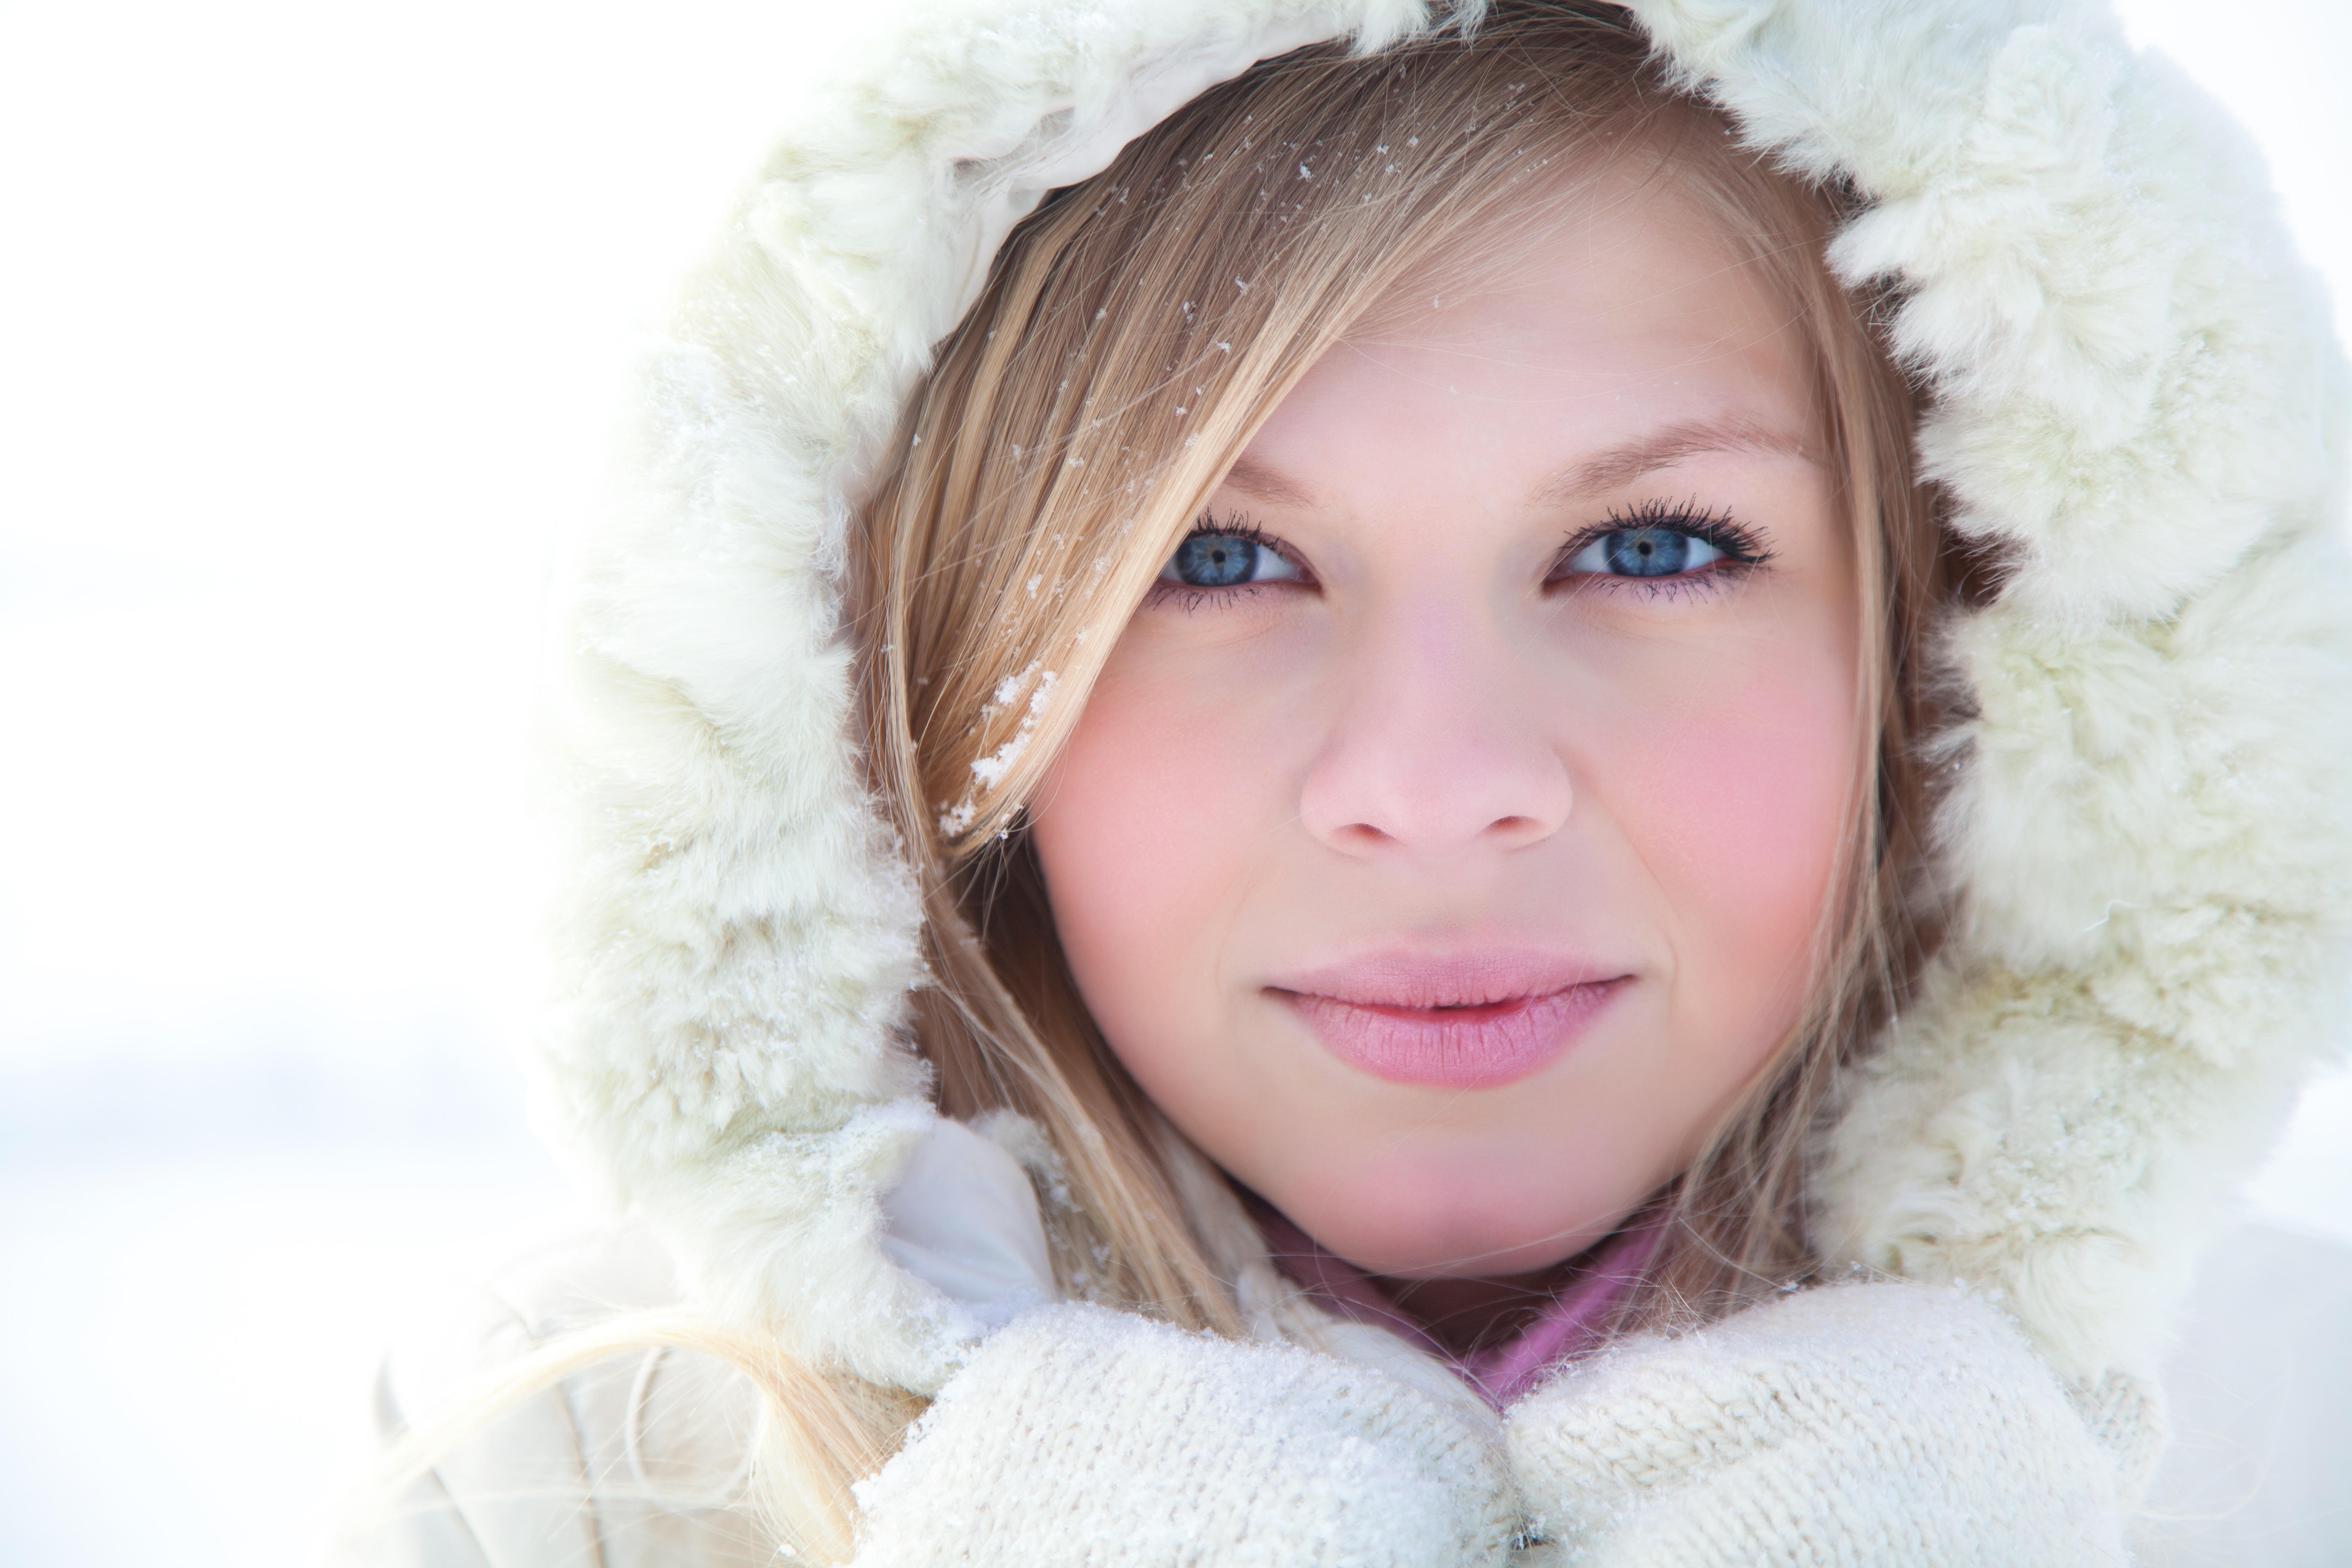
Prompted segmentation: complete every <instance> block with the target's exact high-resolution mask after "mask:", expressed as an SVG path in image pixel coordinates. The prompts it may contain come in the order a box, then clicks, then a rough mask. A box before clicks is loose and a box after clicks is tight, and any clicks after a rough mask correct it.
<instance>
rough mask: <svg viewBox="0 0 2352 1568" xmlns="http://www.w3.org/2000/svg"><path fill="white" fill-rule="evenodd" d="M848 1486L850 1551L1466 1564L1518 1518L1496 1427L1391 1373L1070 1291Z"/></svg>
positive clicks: (1044, 1560) (1074, 1559)
mask: <svg viewBox="0 0 2352 1568" xmlns="http://www.w3.org/2000/svg"><path fill="white" fill-rule="evenodd" d="M857 1499H858V1502H859V1504H860V1506H861V1507H862V1508H863V1510H864V1511H865V1520H866V1522H865V1528H864V1531H863V1533H862V1535H861V1538H860V1542H859V1549H858V1552H857V1555H856V1558H855V1559H854V1560H853V1568H930V1565H932V1564H936V1563H968V1564H973V1565H976V1568H1057V1565H1059V1564H1064V1563H1073V1564H1075V1563H1086V1564H1088V1565H1090V1568H1126V1565H1130V1564H1131V1565H1133V1568H1173V1565H1176V1564H1187V1563H1199V1564H1215V1565H1216V1568H1241V1565H1244V1564H1250V1565H1255V1564H1265V1568H1308V1565H1312V1564H1318V1563H1320V1564H1333V1565H1337V1564H1341V1563H1346V1564H1350V1565H1353V1568H1391V1565H1393V1568H1406V1565H1408V1564H1412V1565H1423V1564H1426V1565H1427V1568H1469V1565H1473V1564H1478V1563H1495V1564H1500V1563H1502V1562H1503V1561H1504V1557H1505V1552H1506V1551H1507V1546H1508V1543H1509V1542H1510V1540H1511V1537H1512V1536H1513V1535H1514V1534H1515V1533H1516V1531H1517V1524H1518V1510H1517V1506H1516V1501H1515V1500H1514V1498H1513V1496H1512V1493H1511V1488H1510V1485H1509V1481H1508V1479H1507V1475H1506V1474H1505V1471H1504V1467H1503V1463H1502V1456H1501V1455H1500V1453H1499V1452H1497V1451H1496V1448H1495V1447H1494V1446H1493V1443H1492V1441H1491V1439H1490V1438H1489V1437H1487V1436H1485V1435H1482V1434H1479V1433H1477V1432H1475V1431H1474V1430H1473V1429H1472V1428H1470V1427H1469V1426H1465V1425H1464V1424H1463V1423H1462V1422H1461V1421H1460V1420H1459V1419H1458V1418H1457V1417H1456V1416H1454V1415H1450V1414H1448V1413H1447V1412H1445V1411H1444V1410H1441V1409H1440V1408H1439V1407H1438V1406H1437V1405H1435V1404H1434V1403H1433V1402H1431V1401H1430V1400H1428V1399H1426V1398H1424V1397H1423V1395H1421V1394H1416V1393H1414V1392H1412V1390H1411V1389H1408V1388H1406V1387H1405V1386H1404V1385H1403V1384H1399V1383H1396V1382H1394V1381H1392V1380H1391V1379H1390V1378H1388V1377H1385V1376H1383V1375H1381V1373H1376V1372H1372V1371H1370V1370H1369V1369H1367V1368H1364V1367H1361V1366H1357V1365H1354V1364H1351V1363H1347V1362H1341V1361H1337V1360H1334V1359H1332V1358H1331V1357H1328V1356H1323V1355H1318V1354H1316V1353H1315V1352H1311V1351H1305V1350H1299V1349H1297V1348H1294V1347H1291V1346H1287V1345H1274V1344H1262V1343H1236V1342H1232V1341H1228V1340H1219V1339H1213V1338H1211V1337H1209V1336H1206V1335H1202V1334H1194V1333H1186V1332H1184V1331H1181V1330H1178V1329H1173V1328H1171V1327H1169V1326H1168V1325H1166V1324H1164V1323H1155V1322H1152V1321H1148V1320H1146V1319H1143V1318H1139V1317H1134V1316H1131V1315H1129V1314H1127V1313H1121V1312H1113V1311H1108V1310H1104V1309H1102V1308H1099V1307H1087V1306H1076V1305H1068V1306H1055V1307H1048V1308H1045V1309H1043V1310H1038V1311H1034V1312H1031V1313H1028V1314H1026V1315H1024V1316H1023V1317H1021V1318H1019V1319H1017V1320H1015V1321H1013V1323H1012V1324H1011V1325H1009V1326H1008V1327H1006V1328H1003V1329H1002V1330H999V1331H997V1332H996V1333H995V1334H993V1335H992V1336H991V1337H990V1338H989V1339H988V1341H987V1342H986V1343H985V1344H983V1345H982V1347H981V1349H980V1350H979V1351H978V1352H975V1353H974V1355H973V1357H972V1359H971V1362H970V1363H967V1364H966V1365H965V1367H964V1368H963V1370H962V1371H961V1372H959V1373H956V1375H955V1376H954V1377H952V1378H950V1380H949V1382H948V1384H947V1386H946V1387H945V1388H944V1389H942V1390H941V1391H940V1396H939V1398H938V1399H937V1400H936V1401H935V1402H934V1403H933V1404H932V1405H931V1407H930V1409H929V1411H928V1412H927V1413H926V1414H925V1415H923V1417H922V1419H921V1420H919V1421H918V1422H917V1423H916V1424H915V1426H914V1427H913V1429H912V1430H911V1431H910V1432H909V1434H908V1440H907V1445H906V1447H904V1448H902V1449H901V1450H900V1451H899V1453H898V1457H897V1458H893V1459H892V1460H891V1461H890V1462H889V1463H888V1464H887V1465H886V1466H884V1467H883V1468H882V1470H881V1472H880V1473H879V1474H877V1475H876V1476H875V1477H874V1478H873V1479H870V1480H867V1481H866V1482H863V1483H862V1484H861V1485H860V1486H859V1487H858V1489H857Z"/></svg>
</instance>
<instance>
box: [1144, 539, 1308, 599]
mask: <svg viewBox="0 0 2352 1568" xmlns="http://www.w3.org/2000/svg"><path fill="white" fill-rule="evenodd" d="M1297 575H1298V568H1297V566H1295V565H1293V564H1292V563H1290V562H1289V561H1287V560H1286V559H1284V557H1283V556H1282V554H1281V552H1278V551H1276V550H1273V549H1270V548H1268V547H1267V546H1265V545H1264V544H1261V543H1259V542H1257V541H1256V540H1255V539H1252V538H1250V537H1249V536H1248V535H1246V534H1241V533H1195V534H1192V535H1191V536H1190V537H1188V538H1187V539H1186V540H1185V541H1184V542H1183V543H1181V544H1180V545H1178V546H1177V547H1176V553H1175V554H1174V555H1173V556H1171V558H1170V559H1169V562H1168V564H1167V565H1165V566H1163V567H1161V568H1160V581H1161V582H1163V583H1181V584H1184V586H1186V587H1188V588H1233V587H1238V586H1240V585H1241V584H1244V583H1279V582H1286V581H1288V580H1290V579H1292V578H1295V577H1297Z"/></svg>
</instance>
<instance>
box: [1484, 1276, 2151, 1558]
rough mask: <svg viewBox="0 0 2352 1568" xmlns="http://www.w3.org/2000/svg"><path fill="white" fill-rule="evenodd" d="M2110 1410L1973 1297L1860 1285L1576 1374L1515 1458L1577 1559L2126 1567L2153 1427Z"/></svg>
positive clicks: (2131, 1407) (2128, 1394)
mask: <svg viewBox="0 0 2352 1568" xmlns="http://www.w3.org/2000/svg"><path fill="white" fill-rule="evenodd" d="M2098 1408H2099V1411H2100V1415H2101V1422H2100V1426H2099V1429H2098V1431H2097V1432H2096V1433H2095V1431H2094V1428H2093V1427H2092V1426H2091V1425H2089V1424H2087V1423H2086V1422H2085V1421H2084V1418H2083V1416H2082V1415H2081V1414H2080V1413H2078V1411H2077V1409H2076V1405H2075V1403H2074V1401H2073V1400H2072V1399H2070V1398H2069V1396H2068V1394H2067V1392H2066V1391H2065V1390H2064V1389H2063V1388H2062V1387H2061V1386H2060V1384H2059V1382H2058V1380H2057V1378H2056V1377H2054V1376H2053V1374H2052V1373H2051V1372H2050V1371H2049V1369H2048V1367H2047V1366H2045V1365H2044V1364H2043V1363H2042V1361H2041V1360H2040V1359H2039V1358H2038V1357H2037V1356H2036V1355H2035V1353H2034V1352H2033V1349H2032V1346H2031V1345H2030V1344H2028V1343H2027V1342H2026V1340H2025V1337H2024V1336H2023V1334H2021V1332H2020V1331H2018V1329H2017V1327H2016V1325H2015V1324H2014V1323H2013V1322H2011V1321H2009V1320H2008V1319H2007V1318H2005V1317H2004V1316H2003V1315H2002V1314H2001V1313H2000V1312H1999V1311H1997V1310H1995V1309H1994V1308H1993V1307H1992V1306H1991V1305H1990V1304H1989V1303H1987V1302H1985V1301H1983V1300H1979V1299H1977V1298H1974V1297H1971V1296H1969V1295H1967V1294H1965V1293H1963V1292H1960V1291H1958V1290H1956V1289H1951V1288H1949V1287H1943V1288H1937V1287H1926V1286H1917V1285H1892V1284H1868V1285H1850V1286H1838V1287H1832V1288H1827V1289H1815V1290H1809V1291H1806V1292H1803V1293H1801V1294H1799V1295H1796V1296H1792V1297H1790V1298H1789V1299H1787V1300H1780V1301H1774V1302H1771V1303H1769V1304H1767V1305H1764V1306H1761V1307H1757V1308H1753V1309H1750V1310H1748V1311H1747V1312H1745V1313H1742V1314H1740V1315H1739V1316H1738V1317H1736V1318H1733V1319H1731V1320H1729V1321H1726V1322H1723V1323H1720V1324H1717V1326H1716V1327H1714V1328H1712V1329H1710V1330H1708V1331H1705V1332H1703V1333H1695V1334H1691V1335H1687V1336H1685V1337H1684V1338H1680V1339H1671V1340H1668V1339H1643V1340H1637V1341H1633V1342H1628V1343H1626V1344H1624V1345H1622V1346H1621V1347H1619V1348H1617V1349H1614V1350H1612V1351H1610V1352H1604V1353H1602V1354H1601V1355H1600V1356H1597V1357H1595V1358H1593V1359H1591V1360H1590V1361H1588V1362H1585V1363H1580V1364H1579V1365H1577V1366H1575V1367H1573V1368H1571V1369H1570V1370H1569V1371H1568V1372H1566V1373H1563V1374H1562V1375H1561V1376H1559V1378H1558V1379H1556V1380H1555V1381H1554V1382H1552V1383H1551V1384H1549V1385H1547V1386H1546V1387H1545V1388H1543V1389H1541V1390H1540V1391H1538V1393H1536V1394H1533V1395H1532V1396H1530V1397H1529V1398H1528V1399H1527V1400H1526V1401H1525V1402H1523V1403H1522V1404H1521V1405H1519V1406H1518V1407H1517V1409H1515V1410H1514V1411H1512V1412H1511V1415H1510V1420H1509V1445H1510V1454H1511V1465H1512V1468H1513V1471H1514V1473H1515V1474H1516V1476H1517V1480H1518V1483H1519V1486H1520V1489H1521V1490H1522V1492H1523V1494H1524V1495H1525V1498H1526V1500H1527V1504H1528V1508H1529V1510H1531V1511H1532V1512H1533V1514H1534V1515H1535V1521H1536V1527H1537V1529H1538V1531H1539V1532H1540V1533H1542V1534H1544V1535H1546V1536H1548V1537H1549V1538H1550V1539H1551V1540H1552V1541H1553V1542H1555V1543H1556V1544H1557V1545H1558V1546H1559V1548H1560V1550H1561V1553H1562V1557H1561V1560H1562V1561H1563V1562H1566V1563H1584V1564H1593V1565H1596V1568H1598V1565H1606V1568H1733V1565H1734V1564H1737V1565H1738V1568H1755V1565H1759V1564H1774V1565H1779V1564H1790V1565H1791V1568H1794V1565H1796V1564H1807V1565H1811V1564H1821V1565H1823V1568H1828V1565H1831V1564H1839V1565H1853V1568H1863V1565H1864V1564H1872V1565H1875V1564H1885V1563H1903V1564H1906V1568H1961V1565H1963V1564H1986V1565H1988V1568H1990V1565H1993V1564H1999V1565H2001V1568H2028V1565H2032V1568H2071V1565H2075V1564H2081V1565H2084V1568H2088V1565H2090V1564H2094V1563H2096V1564H2114V1563H2122V1562H2124V1561H2125V1560H2126V1559H2125V1555H2124V1547H2123V1538H2122V1528H2123V1521H2124V1518H2125V1505H2126V1503H2127V1502H2128V1501H2129V1500H2130V1498H2131V1496H2132V1495H2134V1494H2136V1492H2137V1488H2138V1486H2139V1484H2140V1482H2141V1481H2142V1480H2143V1479H2145V1469H2144V1464H2145V1455H2146V1454H2147V1452H2148V1451H2150V1450H2151V1449H2152V1447H2153V1443H2152V1441H2150V1439H2151V1438H2152V1437H2153V1436H2154V1433H2155V1429H2156V1426H2155V1418H2154V1416H2153V1415H2152V1413H2151V1412H2150V1411H2149V1409H2148V1408H2147V1404H2146V1402H2145V1400H2144V1399H2141V1398H2137V1397H2133V1396H2132V1391H2128V1390H2126V1389H2123V1388H2121V1387H2117V1388H2114V1389H2109V1390H2106V1391H2104V1393H2103V1396H2102V1398H2101V1399H2100V1400H2099V1401H2098ZM2102 1436H2104V1437H2105V1442H2104V1443H2103V1442H2102V1441H2101V1437H2102Z"/></svg>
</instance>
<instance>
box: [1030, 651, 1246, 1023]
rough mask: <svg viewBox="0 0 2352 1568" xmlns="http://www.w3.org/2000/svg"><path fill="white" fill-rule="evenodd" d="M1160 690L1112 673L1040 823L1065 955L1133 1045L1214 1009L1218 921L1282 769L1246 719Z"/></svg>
mask: <svg viewBox="0 0 2352 1568" xmlns="http://www.w3.org/2000/svg"><path fill="white" fill-rule="evenodd" d="M1158 684H1159V683H1154V682H1150V681H1149V680H1139V679H1135V678H1134V677H1133V676H1132V675H1131V674H1125V673H1123V672H1120V671H1118V669H1117V668H1114V669H1113V670H1112V671H1110V672H1108V673H1107V674H1106V676H1105V679H1103V680H1102V681H1101V682H1100V683H1099V684H1098V685H1097V688H1096V689H1095V691H1094V692H1093V693H1092V695H1091V696H1090V697H1089V699H1088V701H1087V710H1086V715H1085V717H1084V718H1083V719H1082V720H1081V721H1079V725H1078V730H1077V732H1076V735H1074V736H1073V737H1072V738H1071V742H1070V744H1069V747H1068V749H1067V750H1066V752H1064V754H1063V758H1062V761H1061V763H1059V765H1058V766H1057V767H1056V769H1055V773H1054V775H1053V776H1052V777H1051V778H1050V779H1049V780H1048V781H1047V784H1046V786H1045V789H1044V790H1042V791H1041V792H1040V798H1041V801H1042V802H1043V803H1044V804H1043V805H1042V806H1041V808H1040V810H1039V811H1038V813H1037V816H1036V824H1035V841H1036V846H1037V850H1038V853H1039V856H1040V857H1041V858H1042V859H1043V862H1044V865H1045V876H1046V882H1047V885H1048V886H1049V887H1050V888H1051V889H1052V890H1053V900H1054V910H1055V922H1056V924H1057V925H1058V926H1059V928H1060V930H1061V932H1062V942H1063V948H1064V951H1065V952H1066V954H1067V955H1068V958H1069V961H1070V964H1071V968H1072V970H1073V972H1074V973H1076V976H1077V978H1078V980H1079V983H1080V986H1081V988H1082V989H1083V990H1084V991H1085V992H1086V994H1087V998H1088V1001H1089V1003H1090V1004H1091V1005H1092V1006H1093V1008H1094V1010H1095V1012H1096V1014H1097V1019H1098V1021H1099V1022H1100V1023H1101V1024H1102V1026H1104V1028H1105V1030H1106V1032H1107V1033H1108V1034H1109V1035H1110V1036H1111V1037H1112V1038H1114V1039H1118V1040H1120V1041H1121V1044H1122V1047H1124V1046H1125V1045H1126V1044H1127V1042H1128V1041H1129V1039H1130V1038H1134V1039H1136V1040H1137V1041H1138V1042H1139V1043H1141V1042H1142V1041H1144V1040H1148V1039H1149V1038H1150V1037H1156V1036H1157V1034H1159V1033H1160V1032H1161V1031H1160V1030H1158V1029H1153V1028H1133V1029H1130V1028H1129V1027H1127V1026H1129V1024H1131V1023H1135V1022H1138V1021H1139V1020H1140V1019H1142V1018H1146V1017H1150V1018H1154V1019H1155V1020H1167V1019H1170V1018H1171V1015H1172V1016H1184V1015H1186V1014H1188V1013H1190V1012H1194V1011H1201V1010H1203V1009H1204V1005H1205V1006H1206V1007H1211V1008H1213V1003H1214V999H1215V992H1214V987H1213V983H1211V976H1212V975H1213V965H1214V962H1215V960H1214V942H1215V933H1216V932H1217V931H1219V930H1220V929H1222V928H1223V925H1224V924H1225V923H1226V922H1225V921H1223V920H1222V919H1221V918H1220V910H1221V906H1223V904H1225V903H1227V902H1229V901H1230V900H1232V899H1233V898H1234V896H1235V894H1236V893H1237V891H1238V886H1239V884H1240V883H1241V882H1243V881H1244V880H1245V879H1246V870H1245V865H1244V858H1245V857H1246V856H1247V855H1248V854H1249V852H1250V850H1251V848H1252V847H1254V846H1255V844H1256V843H1257V842H1258V841H1259V839H1260V838H1261V837H1262V834H1263V830H1264V826H1265V825H1264V822H1263V820H1262V819H1263V817H1264V816H1265V813H1264V811H1263V810H1262V809H1257V806H1258V805H1259V804H1260V803H1258V802H1256V801H1255V796H1258V795H1263V794H1264V793H1265V788H1266V778H1265V774H1266V773H1268V772H1269V771H1271V770H1270V769H1269V766H1268V760H1267V758H1266V756H1265V752H1264V751H1263V749H1262V748H1260V747H1258V746H1257V745H1256V744H1255V742H1254V736H1253V734H1252V732H1251V731H1250V730H1249V728H1248V726H1247V724H1246V721H1245V716H1244V715H1242V714H1239V713H1236V712H1235V711H1234V710H1233V708H1232V707H1231V706H1230V705H1224V704H1219V703H1216V702H1213V701H1202V700H1198V699H1197V698H1195V699H1193V700H1189V701H1188V700H1187V696H1186V689H1196V688H1194V687H1193V683H1185V689H1176V690H1162V689H1157V687H1158ZM1205 684H1208V685H1209V686H1211V688H1212V689H1213V686H1214V683H1205ZM1203 966H1207V967H1205V968H1204V967H1203ZM1187 981H1189V982H1190V984H1187V983H1186V982H1187ZM1199 1022H1202V1023H1205V1022H1206V1020H1205V1019H1202V1020H1199Z"/></svg>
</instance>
